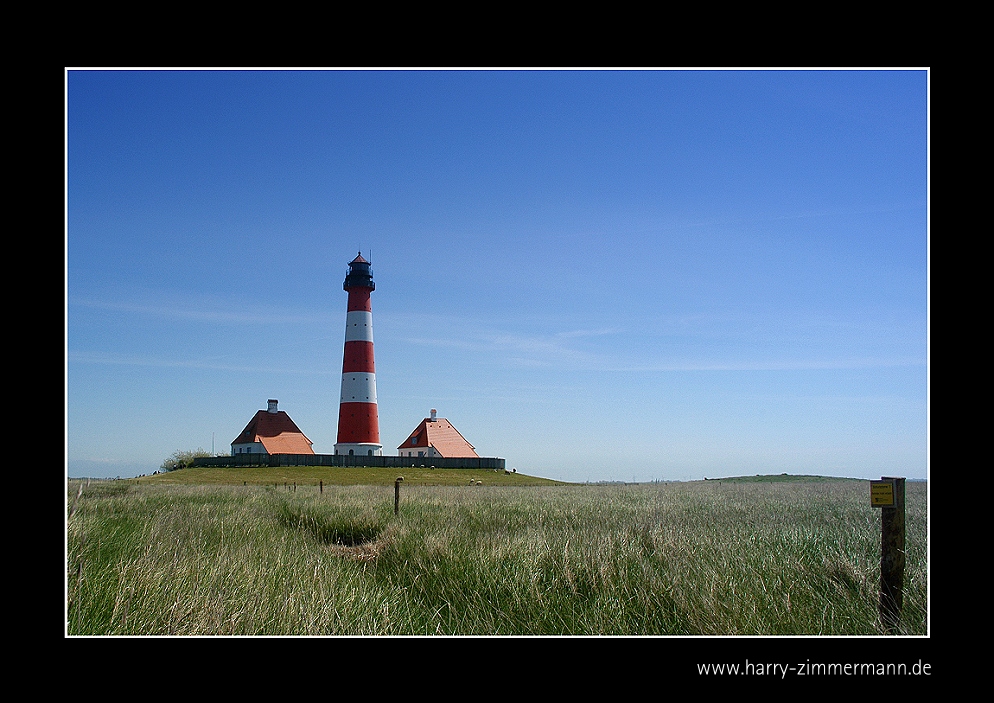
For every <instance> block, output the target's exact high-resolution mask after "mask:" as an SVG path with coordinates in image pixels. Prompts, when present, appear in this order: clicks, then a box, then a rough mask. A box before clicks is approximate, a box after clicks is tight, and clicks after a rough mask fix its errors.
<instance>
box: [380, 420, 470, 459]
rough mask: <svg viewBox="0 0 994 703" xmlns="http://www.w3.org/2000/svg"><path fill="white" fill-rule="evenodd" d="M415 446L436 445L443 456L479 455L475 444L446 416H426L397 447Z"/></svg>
mask: <svg viewBox="0 0 994 703" xmlns="http://www.w3.org/2000/svg"><path fill="white" fill-rule="evenodd" d="M412 440H413V441H412ZM415 447H434V448H435V451H436V452H438V455H439V456H443V457H450V456H455V457H467V456H479V454H477V453H476V449H474V448H473V445H472V444H470V443H469V442H467V441H466V438H465V437H463V436H462V434H460V433H459V430H457V429H456V428H455V427H453V426H452V424H451V423H450V422H449V421H448V420H446V419H445V418H444V417H440V418H437V419H436V420H434V421H433V420H432V419H431V418H429V417H426V418H425V419H424V420H422V421H421V424H420V425H418V426H417V429H415V430H414V432H412V433H411V434H409V435H408V436H407V439H406V440H404V443H403V444H402V445H400V446H399V447H397V449H398V450H400V449H413V448H415Z"/></svg>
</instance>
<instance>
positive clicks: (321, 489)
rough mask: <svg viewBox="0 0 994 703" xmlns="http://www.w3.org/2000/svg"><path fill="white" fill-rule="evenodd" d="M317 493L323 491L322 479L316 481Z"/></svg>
mask: <svg viewBox="0 0 994 703" xmlns="http://www.w3.org/2000/svg"><path fill="white" fill-rule="evenodd" d="M318 493H324V480H323V479H322V480H321V481H318Z"/></svg>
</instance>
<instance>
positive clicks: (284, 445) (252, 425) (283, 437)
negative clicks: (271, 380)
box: [231, 410, 314, 454]
mask: <svg viewBox="0 0 994 703" xmlns="http://www.w3.org/2000/svg"><path fill="white" fill-rule="evenodd" d="M249 442H259V443H261V444H262V446H263V447H265V449H266V452H267V453H269V454H313V453H314V450H313V449H312V448H311V444H313V443H312V442H311V440H309V439H307V437H306V436H305V435H304V433H303V432H301V431H300V429H299V428H298V427H297V425H296V424H295V423H294V421H293V420H291V419H290V416H289V415H287V414H286V412H284V411H283V410H280V411H278V412H275V413H271V412H269V411H268V410H260V411H259V412H257V413H256V414H255V417H253V418H252V419H251V420H250V421H249V424H247V425H245V429H244V430H242V432H241V434H239V435H238V436H237V437H235V439H234V440H233V441H232V442H231V443H232V444H247V443H249Z"/></svg>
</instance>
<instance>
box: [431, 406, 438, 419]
mask: <svg viewBox="0 0 994 703" xmlns="http://www.w3.org/2000/svg"><path fill="white" fill-rule="evenodd" d="M436 412H438V411H437V410H435V408H432V409H431V421H432V422H435V413H436Z"/></svg>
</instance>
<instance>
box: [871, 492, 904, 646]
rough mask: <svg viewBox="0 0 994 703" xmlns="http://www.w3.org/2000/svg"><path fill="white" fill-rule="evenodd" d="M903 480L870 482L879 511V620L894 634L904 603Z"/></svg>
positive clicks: (888, 631)
mask: <svg viewBox="0 0 994 703" xmlns="http://www.w3.org/2000/svg"><path fill="white" fill-rule="evenodd" d="M904 482H905V479H903V478H891V477H886V476H884V477H881V479H880V480H879V481H871V483H870V500H871V503H872V505H873V506H874V507H879V508H880V509H881V510H880V606H879V609H880V623H881V625H882V626H883V628H884V631H885V632H886V633H887V634H893V633H894V632H895V631H896V630H897V627H898V623H899V622H900V619H901V608H902V607H903V606H904V564H905V543H904V537H905V530H904Z"/></svg>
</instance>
